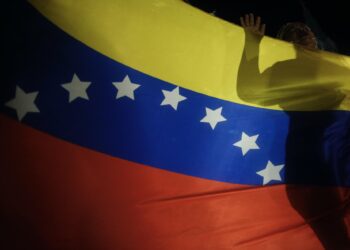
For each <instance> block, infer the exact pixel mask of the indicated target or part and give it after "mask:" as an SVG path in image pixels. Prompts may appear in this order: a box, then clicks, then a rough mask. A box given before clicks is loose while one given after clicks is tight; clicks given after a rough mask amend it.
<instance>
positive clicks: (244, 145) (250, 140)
mask: <svg viewBox="0 0 350 250" xmlns="http://www.w3.org/2000/svg"><path fill="white" fill-rule="evenodd" d="M258 137H259V135H258V134H257V135H253V136H249V135H247V134H246V133H245V132H242V136H241V140H240V141H238V142H236V143H234V144H233V146H236V147H239V148H241V150H242V155H243V156H244V155H246V154H247V153H248V152H249V150H252V149H260V148H259V146H258V144H256V140H257V139H258Z"/></svg>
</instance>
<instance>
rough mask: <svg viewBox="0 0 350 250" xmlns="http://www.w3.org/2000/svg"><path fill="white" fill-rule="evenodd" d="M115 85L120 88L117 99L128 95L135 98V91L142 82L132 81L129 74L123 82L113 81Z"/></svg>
mask: <svg viewBox="0 0 350 250" xmlns="http://www.w3.org/2000/svg"><path fill="white" fill-rule="evenodd" d="M113 85H114V86H115V87H116V88H117V89H118V94H117V97H116V99H118V98H121V97H123V96H126V97H129V98H130V99H132V100H135V98H134V91H135V90H136V89H137V88H139V87H140V86H141V85H140V84H136V83H132V82H131V81H130V78H129V76H128V75H126V76H125V78H124V80H123V81H121V82H113Z"/></svg>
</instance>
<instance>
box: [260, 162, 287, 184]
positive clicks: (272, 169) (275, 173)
mask: <svg viewBox="0 0 350 250" xmlns="http://www.w3.org/2000/svg"><path fill="white" fill-rule="evenodd" d="M283 167H284V165H276V166H275V165H273V164H272V162H270V161H268V163H267V165H266V168H265V169H263V170H260V171H258V172H256V173H257V174H258V175H260V176H262V177H263V178H264V180H263V185H266V184H267V183H269V182H270V181H281V180H282V178H281V175H280V171H281V170H282V168H283Z"/></svg>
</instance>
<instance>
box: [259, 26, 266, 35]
mask: <svg viewBox="0 0 350 250" xmlns="http://www.w3.org/2000/svg"><path fill="white" fill-rule="evenodd" d="M265 28H266V25H265V24H263V25H261V29H260V33H261V34H262V35H265Z"/></svg>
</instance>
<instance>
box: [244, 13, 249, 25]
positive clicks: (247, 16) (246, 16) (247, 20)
mask: <svg viewBox="0 0 350 250" xmlns="http://www.w3.org/2000/svg"><path fill="white" fill-rule="evenodd" d="M245 25H246V26H250V23H249V15H248V14H246V15H245Z"/></svg>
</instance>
